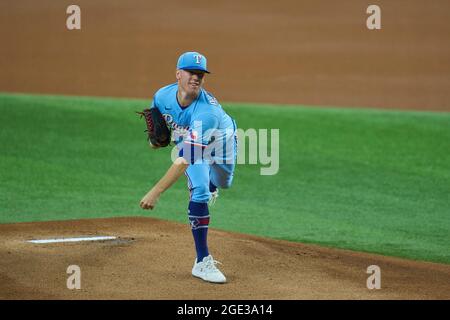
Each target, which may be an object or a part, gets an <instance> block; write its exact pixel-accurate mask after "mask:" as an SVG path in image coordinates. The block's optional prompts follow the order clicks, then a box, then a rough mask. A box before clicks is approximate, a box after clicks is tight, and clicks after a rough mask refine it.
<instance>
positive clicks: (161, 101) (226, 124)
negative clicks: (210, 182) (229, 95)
mask: <svg viewBox="0 0 450 320" xmlns="http://www.w3.org/2000/svg"><path fill="white" fill-rule="evenodd" d="M177 91H178V85H177V83H174V84H171V85H168V86H165V87H163V88H161V89H159V90H158V91H157V92H156V94H155V95H154V98H153V102H152V107H157V108H158V109H159V110H160V111H161V113H162V115H163V117H164V119H165V120H166V123H167V126H168V127H169V128H170V129H171V130H172V141H174V142H175V144H176V145H177V147H178V149H179V150H183V149H184V151H186V145H189V146H197V147H201V148H203V149H204V155H203V160H207V161H210V162H211V161H212V162H215V163H233V162H234V160H235V156H236V123H235V121H234V120H233V119H232V118H231V117H230V116H229V115H228V114H227V113H226V112H225V111H224V110H223V109H222V106H221V105H220V104H219V102H218V101H217V99H216V98H215V97H214V96H213V95H212V94H210V93H209V92H207V91H206V90H204V89H203V88H202V89H201V90H200V93H199V95H198V97H197V99H196V100H194V101H193V102H192V103H191V104H190V105H189V106H187V107H181V106H180V104H179V102H178V99H177ZM189 149H190V148H189ZM185 153H186V152H185ZM181 155H182V153H181ZM185 157H186V156H185ZM187 160H188V161H189V159H187Z"/></svg>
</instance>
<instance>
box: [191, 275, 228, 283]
mask: <svg viewBox="0 0 450 320" xmlns="http://www.w3.org/2000/svg"><path fill="white" fill-rule="evenodd" d="M192 276H194V277H195V278H198V279H201V280H203V281H205V282H209V283H217V284H224V283H227V280H226V279H225V281H212V280H207V279H204V278H202V277H201V276H198V275H195V274H192Z"/></svg>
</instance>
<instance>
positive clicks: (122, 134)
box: [0, 94, 450, 263]
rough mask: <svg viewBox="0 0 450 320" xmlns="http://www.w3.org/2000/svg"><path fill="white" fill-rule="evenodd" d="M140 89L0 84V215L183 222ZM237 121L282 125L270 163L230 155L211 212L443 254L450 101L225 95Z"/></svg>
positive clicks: (177, 189) (447, 229) (359, 245)
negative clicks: (38, 90)
mask: <svg viewBox="0 0 450 320" xmlns="http://www.w3.org/2000/svg"><path fill="white" fill-rule="evenodd" d="M148 104H149V101H145V100H137V99H106V98H82V97H52V96H33V95H12V94H0V112H1V113H0V114H1V116H0V128H1V131H0V146H1V154H0V169H1V172H0V203H1V206H0V223H12V222H23V221H45V220H64V219H79V218H95V217H114V216H154V217H159V218H164V219H169V220H176V221H179V222H185V223H187V214H186V209H187V201H188V193H187V190H186V182H185V180H184V178H183V179H182V180H180V181H179V182H178V183H177V184H176V185H175V186H174V187H173V188H172V189H171V190H169V191H168V192H167V193H166V194H164V195H163V197H162V198H161V199H160V202H159V204H158V207H157V209H156V210H154V211H151V212H148V211H143V210H141V209H140V208H139V201H140V199H141V198H142V196H143V195H144V194H145V193H146V192H147V191H148V189H149V188H150V187H151V186H152V184H153V183H154V182H156V181H157V180H158V179H159V178H160V177H161V176H162V175H163V174H164V172H165V171H166V169H167V168H168V167H169V165H170V156H169V151H170V150H169V149H167V150H158V151H152V150H150V149H149V148H148V147H147V145H146V140H145V134H144V132H143V130H144V122H143V120H140V119H139V118H138V117H137V116H136V114H135V113H134V111H137V110H140V109H142V108H143V107H145V106H147V105H148ZM223 106H224V108H225V109H226V110H227V111H228V112H229V113H230V114H231V115H232V116H233V117H234V118H235V119H236V121H237V123H238V126H239V127H241V128H244V129H247V128H269V129H270V128H279V129H280V170H279V173H278V174H277V175H274V176H261V175H259V172H260V167H261V166H260V165H239V166H238V167H237V170H236V175H235V180H234V185H233V187H232V188H231V189H229V190H223V191H222V192H221V196H220V198H219V199H218V202H217V204H216V206H214V207H212V209H211V212H212V220H211V226H212V227H214V228H219V229H223V230H232V231H237V232H242V233H249V234H256V235H261V236H267V237H272V238H278V239H287V240H292V241H300V242H305V243H317V244H321V245H326V246H331V247H340V248H347V249H352V250H358V251H366V252H374V253H381V254H385V255H393V256H400V257H406V258H410V259H419V260H429V261H435V262H443V263H450V250H449V243H450V114H449V113H425V112H396V111H381V110H369V109H338V108H312V107H305V106H298V107H281V106H270V105H265V106H258V105H249V104H238V103H223Z"/></svg>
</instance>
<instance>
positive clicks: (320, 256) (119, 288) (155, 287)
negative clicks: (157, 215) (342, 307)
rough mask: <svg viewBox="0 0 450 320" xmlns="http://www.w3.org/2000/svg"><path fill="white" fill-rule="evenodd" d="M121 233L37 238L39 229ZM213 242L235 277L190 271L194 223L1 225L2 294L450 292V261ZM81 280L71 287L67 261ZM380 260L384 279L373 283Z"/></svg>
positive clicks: (344, 295)
mask: <svg viewBox="0 0 450 320" xmlns="http://www.w3.org/2000/svg"><path fill="white" fill-rule="evenodd" d="M93 235H108V236H116V237H118V239H116V240H113V241H99V242H78V243H56V244H32V243H28V242H26V240H31V239H47V238H60V237H79V236H93ZM209 239H210V240H209V242H210V250H211V252H212V254H213V255H214V257H215V259H217V260H219V261H221V262H222V263H223V265H222V266H221V270H222V271H223V272H224V273H225V274H226V276H227V278H228V283H227V284H224V285H215V284H209V283H206V282H203V281H201V280H199V279H196V278H194V277H192V276H191V274H190V271H191V268H192V264H193V261H194V255H195V251H194V245H193V240H192V235H191V232H190V229H189V225H188V224H179V223H173V222H168V221H162V220H157V219H153V218H114V219H92V220H76V221H62V222H39V223H19V224H3V225H0V261H1V262H2V263H1V264H0V298H1V299H174V300H176V299H450V292H449V290H448V283H449V282H450V266H449V265H441V264H434V263H425V262H414V261H407V260H402V259H397V258H388V257H383V256H378V255H370V254H364V253H357V252H351V251H345V250H332V249H327V248H321V247H318V246H312V245H303V244H299V243H292V242H287V241H278V240H270V239H265V238H259V237H254V236H248V235H242V234H236V233H229V232H224V231H218V230H214V229H211V230H210V234H209ZM70 265H78V266H79V267H80V269H81V289H80V290H69V289H67V285H66V282H67V278H68V277H69V274H67V268H68V266H70ZM370 265H378V266H379V267H380V268H381V289H379V290H369V289H367V287H366V282H367V278H368V277H369V274H367V273H366V270H367V267H368V266H370Z"/></svg>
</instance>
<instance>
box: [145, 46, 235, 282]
mask: <svg viewBox="0 0 450 320" xmlns="http://www.w3.org/2000/svg"><path fill="white" fill-rule="evenodd" d="M207 73H210V72H209V71H208V69H207V60H206V57H205V56H204V55H202V54H200V53H198V52H186V53H183V54H182V55H181V56H180V57H179V59H178V63H177V70H176V79H177V82H176V83H174V84H171V85H168V86H165V87H163V88H161V89H159V90H158V91H157V92H156V94H155V95H154V97H153V102H152V105H151V108H150V109H146V110H144V111H143V112H140V114H141V115H142V116H144V117H145V120H146V122H147V129H148V136H149V142H150V146H151V147H152V148H154V149H158V148H160V147H165V146H167V145H168V144H169V143H170V142H173V143H174V144H175V145H176V148H177V154H178V158H176V160H175V161H173V163H172V165H171V167H170V168H169V169H168V171H167V172H166V174H165V175H164V176H163V177H162V178H161V179H160V180H159V181H158V183H156V185H154V186H153V188H152V189H151V190H150V191H149V192H148V193H147V194H146V195H145V196H144V197H143V198H142V200H141V202H140V206H141V208H142V209H154V208H155V206H156V203H157V201H158V199H159V197H160V196H161V194H162V193H163V192H164V191H166V190H167V189H169V188H170V186H172V185H173V184H174V183H175V182H176V181H177V180H178V178H179V177H180V176H182V175H183V174H184V175H186V177H187V184H188V189H189V192H190V198H189V205H188V218H189V222H190V225H191V229H192V235H193V237H194V243H195V249H196V251H197V257H196V259H195V262H194V266H193V268H192V275H193V276H195V277H198V278H201V279H203V280H205V281H208V282H213V283H225V282H226V278H225V276H224V275H223V274H222V272H221V271H220V270H219V269H218V268H217V266H216V264H217V263H218V262H217V261H215V260H214V259H213V257H212V256H211V255H210V253H209V251H208V243H207V234H208V225H209V221H210V216H209V210H208V205H212V204H213V203H214V201H215V199H216V198H217V197H218V191H219V190H218V188H229V187H230V186H231V183H232V180H233V172H234V169H235V162H236V154H237V139H236V122H235V121H234V120H233V119H232V118H231V117H230V116H229V115H228V114H227V113H226V112H225V111H224V110H223V109H222V107H221V105H220V104H219V103H218V101H217V100H216V98H214V96H213V95H212V94H211V93H209V92H207V91H206V90H205V89H203V84H204V81H205V75H206V74H207Z"/></svg>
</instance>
